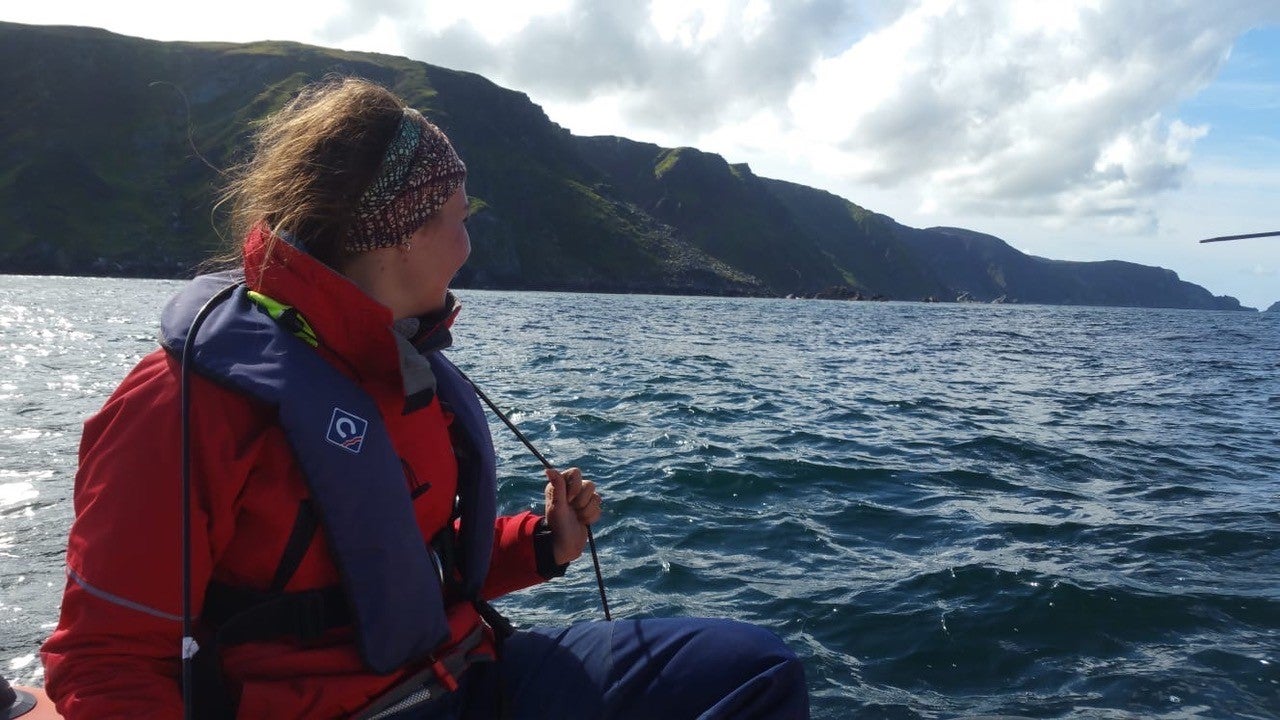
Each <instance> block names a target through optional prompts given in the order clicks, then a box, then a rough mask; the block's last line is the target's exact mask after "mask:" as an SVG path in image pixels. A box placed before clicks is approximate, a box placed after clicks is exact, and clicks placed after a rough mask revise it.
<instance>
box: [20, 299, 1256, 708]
mask: <svg viewBox="0 0 1280 720" xmlns="http://www.w3.org/2000/svg"><path fill="white" fill-rule="evenodd" d="M180 285H181V283H180V282H177V281H159V280H121V279H88V278H66V277H16V276H0V674H3V675H4V676H5V677H7V678H8V679H10V680H11V681H15V682H19V683H24V684H35V685H39V684H40V683H41V682H42V670H41V666H40V662H39V656H38V654H37V651H38V647H39V644H40V642H41V641H42V640H43V638H44V637H46V636H47V635H48V633H49V632H50V631H51V629H52V628H53V627H54V625H55V623H56V621H57V617H58V606H59V600H60V595H61V590H62V587H63V584H64V564H63V554H64V551H65V544H66V536H67V530H68V527H69V525H70V523H71V519H72V514H73V509H72V487H73V478H74V474H75V471H76V450H77V443H78V440H79V434H80V429H81V423H82V422H83V421H84V419H85V418H86V417H88V416H89V415H90V414H92V413H93V412H94V411H95V410H96V409H97V408H98V407H99V406H100V405H101V404H102V402H103V401H104V399H105V398H106V397H107V395H108V394H109V393H110V392H111V391H112V389H113V388H114V387H115V385H116V384H117V383H118V382H119V381H120V379H121V378H122V377H123V376H124V375H125V373H127V372H128V371H129V369H130V367H132V366H133V365H134V363H136V362H137V361H138V359H139V358H140V357H142V356H143V355H144V354H146V353H148V352H150V351H151V350H153V349H154V348H155V347H156V324H157V317H158V314H159V310H160V308H161V307H162V305H163V303H164V302H165V300H166V298H168V297H169V296H170V295H171V294H172V293H174V292H175V291H176V290H177V289H178V288H179V287H180ZM459 295H460V297H461V299H462V302H463V305H464V308H463V312H462V315H461V316H460V318H459V320H458V323H457V324H456V325H455V327H454V336H455V345H454V348H453V350H452V352H451V357H452V358H453V359H454V360H455V361H456V362H457V363H458V364H459V365H460V366H462V367H463V368H464V369H465V370H466V371H467V372H468V373H469V374H470V375H471V377H472V378H473V379H474V380H475V381H476V382H477V383H479V384H480V386H481V387H482V388H484V390H485V392H486V393H487V394H488V395H489V396H490V397H491V398H493V399H494V401H495V402H496V403H497V404H498V405H499V406H500V407H501V408H503V410H504V411H505V412H507V413H509V414H510V416H511V418H512V420H513V421H514V422H515V423H516V424H517V425H518V426H519V427H520V428H521V429H522V430H523V431H524V432H525V433H526V434H527V435H528V436H529V437H530V438H531V439H532V441H533V442H534V443H535V444H536V445H537V447H539V448H540V449H541V450H542V452H544V453H545V454H546V455H547V456H548V457H549V458H550V459H551V461H552V462H553V463H555V464H557V465H559V466H562V467H566V466H578V467H581V468H583V470H584V471H585V472H586V474H587V475H588V476H590V477H591V478H593V479H594V480H595V481H596V482H597V483H598V484H599V486H600V489H601V492H602V494H603V495H604V497H605V506H604V510H605V512H604V516H603V518H602V519H601V521H600V522H599V524H598V525H597V526H596V528H595V537H596V542H597V545H598V548H599V558H600V563H601V566H602V570H603V576H604V581H605V584H606V586H607V591H608V597H609V602H610V604H611V606H612V610H613V613H614V615H615V616H617V617H660V616H714V617H731V618H737V619H740V620H744V621H748V622H752V623H756V624H759V625H763V626H765V627H768V628H770V629H772V630H773V631H774V632H776V633H777V634H778V635H779V636H781V637H782V638H783V639H784V640H785V641H786V642H787V643H788V644H789V645H790V646H791V647H792V648H794V649H795V651H796V652H797V653H798V654H799V655H800V657H801V658H802V659H803V661H804V664H805V669H806V673H807V681H808V686H809V690H810V694H811V698H812V705H813V717H815V718H824V719H828V720H835V719H837V718H840V719H843V718H962V717H969V716H975V715H982V714H1010V715H1020V716H1026V717H1033V718H1280V316H1277V315H1276V314H1262V313H1247V312H1209V311H1189V310H1160V309H1131V308H1091V307H1056V306H1055V307H1050V306H1031V305H1007V304H1006V305H985V304H920V303H898V302H884V303H852V302H839V301H821V300H781V299H777V300H774V299H726V298H695V297H666V296H636V295H586V294H573V293H554V294H552V293H532V292H524V293H515V292H487V291H468V290H464V291H460V292H459ZM491 425H492V427H493V432H494V436H495V439H496V441H497V444H498V453H499V456H500V458H499V462H500V474H501V487H500V495H501V498H500V499H501V503H502V507H503V508H504V509H506V510H510V511H516V510H520V509H524V508H530V507H532V508H538V507H539V506H540V503H541V494H542V485H543V480H542V475H541V472H540V469H539V465H538V463H537V461H536V460H535V459H534V458H533V457H532V456H531V455H530V454H529V452H528V451H527V450H525V449H524V448H523V447H522V446H521V445H520V444H519V443H518V442H517V441H516V440H515V439H514V438H513V437H512V435H511V434H510V433H509V432H507V431H506V429H505V428H503V427H502V426H501V425H500V424H499V423H498V422H497V421H496V420H495V421H493V422H492V423H491ZM175 482H177V479H176V478H175ZM177 541H178V540H177V538H174V542H177ZM500 607H501V609H502V610H503V611H505V612H506V613H507V614H509V615H510V616H511V617H512V618H513V619H514V620H515V621H516V622H517V624H521V625H534V624H540V625H545V624H564V623H571V622H575V621H582V620H593V619H599V618H600V617H601V609H600V600H599V596H598V593H597V590H596V581H595V576H594V574H593V573H592V571H591V563H590V562H589V561H588V560H587V559H585V557H584V559H583V560H580V561H579V562H577V563H576V564H575V566H573V567H571V568H570V570H569V572H568V574H567V575H566V576H565V577H564V578H561V579H559V580H556V581H553V582H551V583H548V584H546V585H543V586H540V587H538V588H534V589H532V590H526V591H522V592H520V593H516V594H514V595H512V596H509V597H508V598H505V599H504V600H503V601H502V602H501V604H500Z"/></svg>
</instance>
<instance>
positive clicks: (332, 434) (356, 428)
mask: <svg viewBox="0 0 1280 720" xmlns="http://www.w3.org/2000/svg"><path fill="white" fill-rule="evenodd" d="M368 429H369V422H368V421H367V420H365V419H364V418H362V417H360V416H359V415H352V414H351V413H349V412H347V411H346V410H343V409H342V408H334V409H333V417H332V418H330V420H329V434H328V435H327V436H325V439H326V440H328V441H329V442H331V443H333V444H334V445H337V446H338V447H340V448H342V449H343V450H346V451H347V452H349V453H351V454H352V455H358V454H359V453H360V446H361V445H363V444H364V434H365V431H366V430H368Z"/></svg>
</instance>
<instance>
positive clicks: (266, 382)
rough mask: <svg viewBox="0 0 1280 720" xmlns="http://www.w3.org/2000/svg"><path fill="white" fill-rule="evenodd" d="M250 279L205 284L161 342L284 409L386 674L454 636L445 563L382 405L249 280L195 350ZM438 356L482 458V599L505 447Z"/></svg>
mask: <svg viewBox="0 0 1280 720" xmlns="http://www.w3.org/2000/svg"><path fill="white" fill-rule="evenodd" d="M238 280H239V279H238V278H237V277H236V276H235V275H232V274H230V273H222V274H216V275H205V276H201V277H198V278H196V279H195V280H193V281H192V282H191V283H190V285H188V286H187V287H186V288H184V289H183V290H182V291H181V292H180V293H179V294H178V295H176V296H175V297H174V298H173V299H171V300H170V301H169V303H168V305H167V306H166V307H165V309H164V312H163V313H162V316H161V344H162V345H163V346H164V347H165V348H166V349H167V350H168V351H169V352H171V353H173V354H174V355H175V356H177V357H179V358H181V357H182V356H183V354H184V353H187V352H191V353H192V356H191V364H192V367H193V368H194V369H195V371H196V372H197V373H199V374H200V375H201V376H203V377H205V378H208V379H210V380H212V381H214V382H216V383H218V384H220V385H222V386H224V387H230V388H232V389H234V390H237V391H239V392H242V393H244V394H245V395H248V396H250V397H253V398H256V399H258V400H260V401H262V402H264V403H267V404H269V405H271V406H273V407H275V408H276V409H277V411H278V417H279V420H278V421H279V423H280V426H281V427H282V428H283V430H284V433H285V436H286V438H287V439H288V442H289V444H290V446H291V448H292V450H293V452H294V455H295V457H296V458H297V461H298V464H299V466H300V467H301V469H302V473H303V475H304V476H305V478H306V482H307V485H308V488H309V490H310V492H311V496H312V500H313V502H314V505H315V507H316V510H317V511H318V513H317V514H318V515H319V518H320V524H321V526H322V527H323V529H324V531H325V533H326V537H327V539H328V544H329V548H330V550H331V552H332V553H333V558H334V561H335V563H336V565H337V567H338V571H339V573H340V574H341V576H342V584H343V589H344V591H345V596H346V600H347V602H348V603H349V605H350V613H351V621H352V623H353V624H354V627H355V629H356V636H357V645H358V647H359V649H360V654H361V657H362V658H363V660H364V662H365V664H366V666H367V667H368V668H369V669H370V670H373V671H374V672H377V673H389V672H393V671H395V670H397V669H400V668H402V667H404V666H405V665H406V664H408V663H410V662H413V661H415V660H419V659H422V658H424V657H426V656H427V655H429V654H430V653H431V652H432V651H434V650H436V649H437V648H438V647H439V646H440V645H441V644H442V643H444V642H446V641H447V640H448V639H449V636H450V633H449V625H448V621H447V617H446V614H445V607H444V596H445V594H444V588H443V587H442V583H441V576H440V568H439V566H438V565H437V562H438V561H437V559H436V557H435V556H434V554H433V551H432V549H431V547H430V546H429V544H428V542H427V541H426V540H425V539H424V538H423V536H422V532H421V530H420V529H419V527H418V523H417V521H416V519H415V517H414V513H413V506H412V500H411V498H410V495H409V493H410V491H409V488H408V484H407V483H406V481H405V477H404V470H403V467H402V465H401V461H400V459H399V457H398V456H397V455H396V452H395V449H394V448H393V447H392V444H391V439H390V437H389V436H388V434H387V431H386V428H385V426H384V425H383V423H382V420H381V417H380V414H379V412H378V408H377V406H376V404H375V403H374V402H373V399H372V398H370V397H369V396H368V395H367V394H366V393H365V392H364V391H363V390H361V389H360V388H359V387H358V386H357V385H356V384H355V383H354V382H352V381H351V380H350V379H348V378H347V377H346V376H345V375H343V374H342V373H340V372H338V371H337V370H336V369H335V368H334V367H333V366H331V365H330V364H329V363H328V362H327V361H326V360H325V359H324V358H322V357H321V356H320V355H319V353H317V352H316V351H315V349H314V348H312V347H310V346H309V345H308V344H307V343H306V342H304V341H303V340H301V339H299V338H297V337H294V336H293V335H292V334H291V333H290V332H289V331H288V330H286V329H285V328H283V327H281V326H280V324H279V323H277V322H276V321H275V320H273V319H272V318H271V317H269V316H268V315H267V314H266V313H265V312H262V311H261V310H259V309H258V308H257V306H256V305H255V304H254V303H253V301H252V300H250V299H249V298H248V296H247V293H246V289H245V288H244V286H243V285H240V286H239V287H236V288H235V289H234V290H233V291H231V292H230V296H229V297H227V298H226V299H225V300H223V301H221V302H220V304H217V305H216V307H214V308H213V309H212V310H211V311H210V312H209V314H208V316H207V319H206V320H205V321H204V323H203V325H201V326H200V329H199V331H198V332H197V333H196V337H195V340H194V342H192V343H190V344H188V338H187V333H188V332H189V329H190V327H191V324H192V320H193V319H194V318H195V316H196V315H197V313H198V312H200V309H201V308H202V307H204V306H205V304H206V303H207V302H209V301H210V300H211V299H212V298H214V297H215V296H217V295H218V293H219V292H222V291H226V290H227V289H228V287H229V286H230V285H233V284H236V283H237V282H238ZM388 332H390V330H388ZM427 358H428V360H429V361H430V363H431V367H432V370H433V371H434V372H435V376H436V387H437V393H438V394H439V397H440V400H441V402H443V403H446V404H448V405H450V406H451V409H452V411H453V413H454V422H455V423H456V425H457V426H458V427H459V428H460V429H461V430H462V431H463V433H464V435H465V437H466V438H467V439H469V440H470V444H471V447H472V448H474V449H475V451H476V452H475V453H474V455H475V457H474V458H470V459H468V460H467V461H466V462H464V461H463V459H462V458H460V459H459V464H458V503H459V511H460V513H461V523H460V526H461V527H460V530H459V534H458V537H457V545H458V552H457V555H456V562H457V569H458V570H459V572H460V573H461V584H460V585H459V586H457V587H456V588H455V589H459V590H460V591H461V593H462V594H463V595H464V596H465V597H467V598H470V599H476V598H478V594H479V590H480V587H481V586H482V585H483V583H484V579H485V574H486V572H487V570H488V567H489V559H490V555H491V553H492V550H493V527H494V520H495V517H496V514H497V507H496V502H497V500H496V487H497V480H496V468H495V460H494V452H493V441H492V438H491V437H490V435H489V426H488V423H487V422H486V421H485V416H484V412H483V410H482V409H481V407H480V403H479V401H478V400H477V398H476V395H475V391H474V390H473V389H472V388H471V386H470V385H469V383H468V382H467V381H466V380H465V379H464V378H463V376H462V375H461V373H460V372H459V371H458V370H457V368H455V367H454V366H453V364H452V363H450V362H449V361H448V360H446V359H445V358H444V356H442V355H441V354H440V353H430V354H429V355H428V356H427ZM196 441H197V442H198V438H196Z"/></svg>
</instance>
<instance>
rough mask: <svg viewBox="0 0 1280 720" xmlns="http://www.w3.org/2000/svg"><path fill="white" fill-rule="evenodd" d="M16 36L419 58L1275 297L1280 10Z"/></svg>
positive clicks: (805, 177)
mask: <svg viewBox="0 0 1280 720" xmlns="http://www.w3.org/2000/svg"><path fill="white" fill-rule="evenodd" d="M0 20H7V21H12V22H23V23H32V24H62V25H89V26H95V27H104V28H107V29H108V30H112V31H115V32H119V33H123V34H127V35H134V36H139V37H147V38H154V39H159V40H224V41H232V42H247V41H253V40H295V41H298V42H305V43H312V44H317V45H324V46H327V47H337V48H344V49H348V50H364V51H373V52H381V53H387V54H392V55H403V56H407V57H410V58H413V59H416V60H422V61H425V62H429V63H432V64H435V65H442V66H445V67H450V68H455V69H460V70H469V71H472V72H476V73H480V74H482V75H484V76H486V77H488V78H490V79H491V80H493V81H494V82H496V83H498V84H499V85H503V86H505V87H509V88H512V89H515V90H519V91H522V92H524V93H526V94H528V95H529V97H530V98H531V99H532V100H533V101H534V102H536V103H538V104H539V105H541V106H542V107H543V109H544V110H545V111H546V112H547V114H548V116H549V117H550V118H551V119H552V120H553V121H555V122H556V123H558V124H560V125H562V126H564V127H566V128H568V129H569V130H571V131H573V132H574V133H576V134H579V135H621V136H624V137H629V138H632V139H635V140H643V141H648V142H654V143H658V144H660V145H663V146H668V147H678V146H692V147H697V148H701V149H703V150H707V151H710V152H716V153H719V154H721V155H723V156H724V157H725V158H726V159H727V160H728V161H729V162H733V163H739V162H745V163H748V164H749V165H750V166H751V168H752V170H753V171H754V172H755V173H756V174H758V175H763V176H766V177H774V178H781V179H785V180H791V181H794V182H799V183H803V184H806V185H811V186H813V187H818V188H822V189H825V190H829V191H831V192H833V193H836V194H837V195H840V196H842V197H845V198H848V199H849V200H852V201H853V202H855V203H857V204H859V205H861V206H863V207H866V208H868V209H871V210H874V211H877V212H882V213H885V214H887V215H890V216H892V217H894V218H895V219H896V220H898V221H899V222H902V223H904V224H906V225H911V226H914V227H931V226H936V225H949V226H957V227H964V228H969V229H972V230H977V231H979V232H986V233H990V234H992V235H996V236H998V237H1001V238H1003V239H1004V240H1005V241H1007V242H1008V243H1010V244H1011V245H1013V246H1014V247H1016V248H1018V249H1020V250H1022V251H1024V252H1028V253H1031V254H1034V255H1039V256H1043V257H1050V258H1055V259H1063V260H1107V259H1118V260H1129V261H1133V262H1139V263H1143V264H1146V265H1158V266H1161V267H1167V268H1170V269H1173V270H1175V271H1176V272H1177V273H1178V274H1179V276H1181V277H1182V278H1183V279H1184V280H1189V281H1191V282H1194V283H1197V284H1200V285H1203V286H1205V287H1206V288H1208V289H1209V290H1210V291H1212V292H1213V293H1214V294H1218V295H1232V296H1235V297H1236V298H1238V299H1239V300H1240V301H1241V302H1242V303H1244V304H1245V305H1248V306H1252V307H1258V308H1263V309H1265V308H1266V307H1267V306H1269V305H1270V304H1271V303H1273V302H1276V301H1280V238H1273V239H1257V240H1241V241H1236V242H1230V243H1213V244H1208V245H1201V244H1198V243H1197V240H1198V239H1200V238H1204V237H1210V236H1216V235H1226V234H1238V233H1248V232H1264V231H1272V230H1280V0H1217V1H1216V2H1204V0H1150V1H1148V0H1054V1H1053V2H1026V1H1023V2H1018V1H1015V0H1008V1H1003V2H1002V1H999V0H988V1H986V2H982V1H975V0H876V1H874V2H873V1H872V0H866V1H865V2H852V1H850V0H844V1H841V0H649V1H648V2H627V1H624V0H467V2H460V1H459V0H451V1H450V2H443V1H442V0H309V1H308V2H269V1H268V2H264V1H263V0H256V1H250V0H222V2H219V3H217V4H216V5H215V4H213V3H207V4H197V3H174V2H172V1H170V2H165V3H159V2H154V3H153V2H129V1H128V0H120V1H118V2H114V3H104V2H101V0H41V1H40V2H29V1H28V0H6V2H5V3H4V4H3V6H0Z"/></svg>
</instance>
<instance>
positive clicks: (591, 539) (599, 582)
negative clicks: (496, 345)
mask: <svg viewBox="0 0 1280 720" xmlns="http://www.w3.org/2000/svg"><path fill="white" fill-rule="evenodd" d="M458 374H459V375H461V376H462V379H463V380H466V381H467V382H468V383H469V384H470V385H471V389H472V390H475V391H476V395H478V396H479V397H480V399H481V400H483V401H484V404H485V405H488V406H489V409H490V410H492V411H493V414H494V415H497V416H498V419H499V420H502V422H503V423H504V424H505V425H506V426H507V427H508V428H509V429H510V430H511V432H513V433H515V436H516V437H517V438H519V440H520V442H522V443H524V446H525V447H527V448H529V452H531V453H533V456H534V457H536V458H538V462H540V463H542V466H543V467H545V468H546V469H548V470H555V466H553V465H552V464H551V462H550V461H549V460H547V458H546V457H545V456H544V455H543V454H542V453H540V452H538V448H536V447H534V446H533V443H531V442H529V438H527V437H525V436H524V433H522V432H520V428H518V427H516V426H515V423H513V422H511V420H510V418H508V417H507V416H506V415H504V414H503V412H502V411H501V410H499V409H498V406H497V405H495V404H494V402H493V401H492V400H490V399H489V396H488V395H485V394H484V391H483V390H481V389H480V386H479V385H476V383H475V381H474V380H472V379H471V378H469V377H467V375H466V373H464V372H462V371H461V370H458ZM587 545H588V546H590V548H591V564H592V565H593V566H594V567H595V570H596V587H598V588H599V589H600V606H601V607H602V608H604V619H605V620H613V615H612V614H610V613H609V598H608V596H606V595H605V591H604V574H603V573H602V572H600V556H599V555H598V554H597V553H596V538H595V534H594V533H592V532H591V526H590V525H588V526H587Z"/></svg>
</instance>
